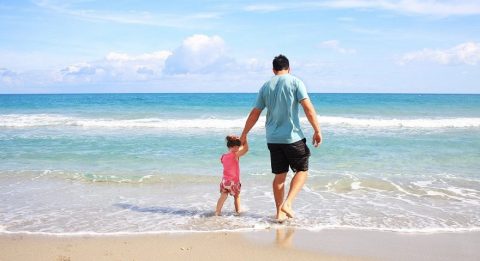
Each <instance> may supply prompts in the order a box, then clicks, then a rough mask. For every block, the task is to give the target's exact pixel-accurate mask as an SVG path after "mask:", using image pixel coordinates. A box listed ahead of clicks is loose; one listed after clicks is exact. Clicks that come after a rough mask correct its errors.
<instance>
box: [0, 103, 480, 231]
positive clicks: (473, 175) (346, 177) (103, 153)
mask: <svg viewBox="0 0 480 261" xmlns="http://www.w3.org/2000/svg"><path fill="white" fill-rule="evenodd" d="M255 97H256V95H255V94H68V95H0V147H1V148H2V149H1V150H0V195H1V197H2V202H0V209H2V212H1V213H0V230H3V231H5V232H20V231H23V232H34V233H38V232H42V233H86V232H88V233H90V232H94V233H119V232H120V233H123V232H128V233H130V232H132V233H137V232H158V231H184V230H187V231H217V230H238V229H259V228H260V229H261V228H265V227H270V226H275V224H274V223H272V222H271V221H272V220H271V218H272V215H273V214H274V205H273V197H272V193H271V180H272V174H270V165H269V155H268V150H267V148H266V144H265V137H264V135H265V134H264V133H265V130H264V128H263V123H264V118H263V117H262V118H261V119H260V120H259V123H258V124H257V126H256V127H255V128H254V129H253V130H252V132H251V134H250V135H249V141H250V146H251V149H250V152H249V153H248V154H247V155H246V156H245V157H244V158H242V162H241V169H242V174H241V175H242V184H243V186H242V197H243V205H244V206H243V207H244V209H245V210H246V211H245V213H244V214H243V215H242V216H240V217H237V216H234V215H233V213H232V208H233V206H231V205H232V204H233V203H232V202H231V201H227V202H226V205H225V213H226V215H225V216H223V217H221V218H214V217H211V214H212V212H213V208H214V205H215V203H216V200H217V197H218V182H219V179H220V176H221V165H220V163H219V157H220V155H221V154H222V153H224V152H225V150H226V148H225V143H224V137H225V136H226V135H227V134H240V132H241V130H242V127H243V125H244V123H245V119H246V116H247V115H248V113H249V111H250V109H251V107H252V105H253V104H254V101H255ZM311 99H312V101H313V103H314V105H315V107H316V110H317V113H318V115H319V122H320V124H321V126H322V132H323V137H324V142H323V144H322V145H321V147H320V148H318V149H314V150H312V152H313V154H312V158H311V160H310V162H311V165H310V178H309V180H308V182H307V184H306V186H305V189H304V190H303V191H302V192H301V194H300V196H299V198H298V200H297V201H296V211H297V218H296V219H295V220H292V221H290V222H289V223H288V225H291V226H295V227H300V228H305V229H322V228H326V227H344V228H357V229H379V230H394V231H413V232H423V231H427V232H432V231H433V232H435V231H469V230H479V228H480V174H479V170H480V95H427V94H421V95H417V94H311ZM264 115H265V113H264V114H263V115H262V116H264ZM302 124H303V127H304V132H305V133H306V135H307V137H308V138H310V137H311V134H312V132H311V127H310V126H309V125H308V121H307V120H306V119H305V117H304V115H302Z"/></svg>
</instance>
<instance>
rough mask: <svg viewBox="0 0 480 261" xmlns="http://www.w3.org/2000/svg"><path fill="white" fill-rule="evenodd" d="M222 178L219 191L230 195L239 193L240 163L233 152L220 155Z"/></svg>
mask: <svg viewBox="0 0 480 261" xmlns="http://www.w3.org/2000/svg"><path fill="white" fill-rule="evenodd" d="M220 160H221V162H222V164H223V178H222V182H221V183H220V193H230V195H232V196H236V195H238V194H240V188H241V186H242V184H240V164H239V162H238V159H237V155H235V152H229V153H225V154H223V155H222V158H221V159H220Z"/></svg>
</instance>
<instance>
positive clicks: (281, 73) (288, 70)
mask: <svg viewBox="0 0 480 261" xmlns="http://www.w3.org/2000/svg"><path fill="white" fill-rule="evenodd" d="M273 73H274V74H275V75H277V76H280V75H284V74H288V73H290V69H286V70H280V71H274V72H273Z"/></svg>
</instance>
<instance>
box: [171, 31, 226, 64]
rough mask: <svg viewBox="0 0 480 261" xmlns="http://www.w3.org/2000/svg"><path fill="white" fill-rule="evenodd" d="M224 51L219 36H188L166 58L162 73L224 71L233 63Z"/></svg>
mask: <svg viewBox="0 0 480 261" xmlns="http://www.w3.org/2000/svg"><path fill="white" fill-rule="evenodd" d="M225 50H226V46H225V42H224V41H223V39H222V38H221V37H219V36H207V35H201V34H196V35H193V36H190V37H188V38H186V39H185V40H184V41H183V43H182V45H181V46H180V47H178V48H177V49H176V50H174V51H173V54H172V55H171V56H169V57H168V58H167V60H166V61H165V70H164V72H165V73H166V74H195V73H212V72H218V71H224V70H226V69H227V68H228V67H231V66H232V64H233V63H234V60H233V59H232V58H229V57H228V56H227V55H226V54H225Z"/></svg>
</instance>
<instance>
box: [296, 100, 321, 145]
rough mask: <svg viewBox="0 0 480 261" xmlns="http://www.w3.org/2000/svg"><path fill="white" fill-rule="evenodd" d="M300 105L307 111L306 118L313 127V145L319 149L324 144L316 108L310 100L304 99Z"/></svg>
mask: <svg viewBox="0 0 480 261" xmlns="http://www.w3.org/2000/svg"><path fill="white" fill-rule="evenodd" d="M300 104H301V105H302V107H303V110H304V111H305V116H307V119H308V121H309V122H310V124H311V125H312V127H313V131H314V133H313V138H312V144H313V146H315V147H318V145H320V143H322V133H321V130H320V125H319V124H318V119H317V113H316V112H315V107H313V104H312V102H311V101H310V99H309V98H306V99H303V100H301V101H300Z"/></svg>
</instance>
